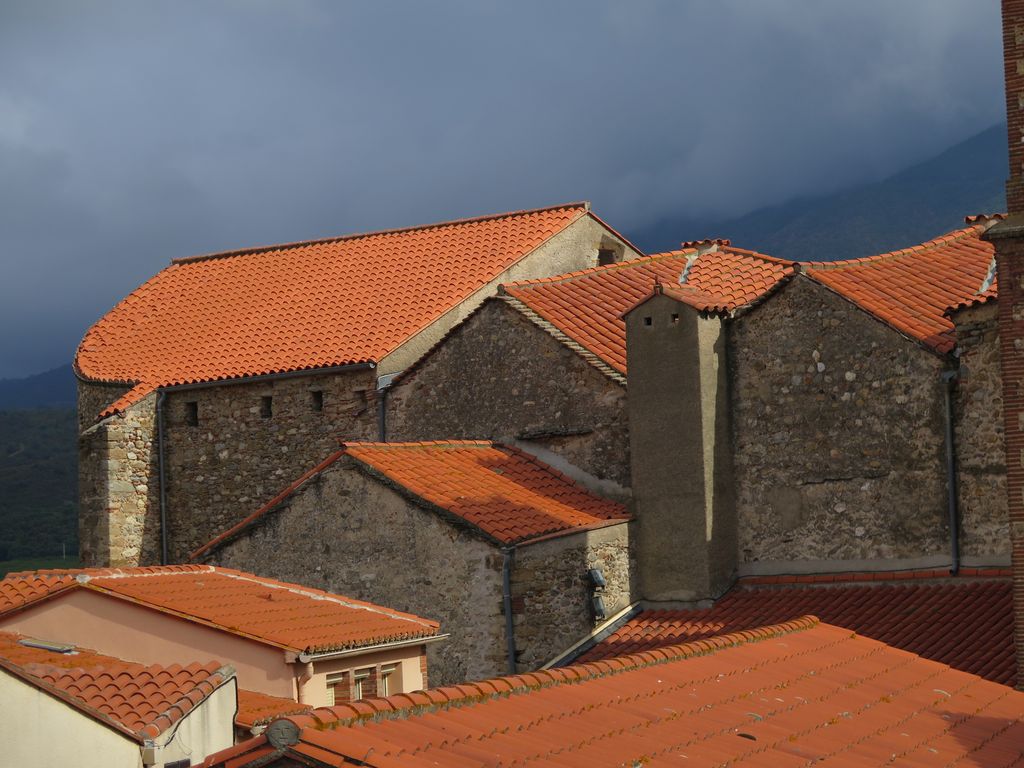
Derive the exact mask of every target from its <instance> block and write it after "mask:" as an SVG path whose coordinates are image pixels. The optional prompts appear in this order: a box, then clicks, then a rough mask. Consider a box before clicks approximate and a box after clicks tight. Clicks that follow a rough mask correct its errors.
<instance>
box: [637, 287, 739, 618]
mask: <svg viewBox="0 0 1024 768" xmlns="http://www.w3.org/2000/svg"><path fill="white" fill-rule="evenodd" d="M671 294H672V290H670V289H665V290H662V289H661V288H660V286H659V287H656V289H655V293H654V294H653V295H652V296H651V297H650V298H648V299H647V301H645V302H642V303H641V304H639V305H637V306H636V307H634V308H633V309H632V310H630V311H629V312H628V313H626V316H625V320H626V357H627V370H628V371H629V373H628V386H627V398H628V408H629V448H630V453H631V463H632V485H633V500H634V503H635V513H636V518H637V539H636V541H637V551H636V553H637V565H638V570H639V577H640V578H639V584H640V595H641V597H642V598H643V599H644V600H645V601H648V602H692V601H697V600H704V599H707V598H714V597H718V596H719V595H721V594H722V593H723V592H725V590H726V589H728V588H729V586H730V585H731V583H732V580H733V578H734V575H735V570H736V561H737V547H738V544H737V526H736V504H735V496H734V482H733V472H732V448H731V430H730V427H729V419H728V416H729V409H728V379H727V370H726V368H727V366H726V359H725V358H726V343H725V328H724V325H723V322H722V318H720V317H718V316H715V315H709V314H707V313H702V312H699V311H698V310H696V309H694V308H693V307H692V306H690V305H689V304H687V303H685V302H683V301H680V300H677V299H676V298H673V296H672V295H671Z"/></svg>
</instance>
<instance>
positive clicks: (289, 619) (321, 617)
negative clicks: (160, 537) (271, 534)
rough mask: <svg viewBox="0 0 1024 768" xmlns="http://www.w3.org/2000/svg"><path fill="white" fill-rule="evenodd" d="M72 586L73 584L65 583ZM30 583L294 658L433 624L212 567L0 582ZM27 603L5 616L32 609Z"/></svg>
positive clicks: (428, 632) (428, 629)
mask: <svg viewBox="0 0 1024 768" xmlns="http://www.w3.org/2000/svg"><path fill="white" fill-rule="evenodd" d="M58 576H63V577H67V576H70V577H71V578H72V579H73V580H74V583H73V584H71V585H68V584H67V583H66V581H65V579H64V578H57V577H58ZM16 581H27V582H30V583H33V584H35V585H36V589H37V592H36V597H35V599H41V598H42V597H45V595H46V593H45V592H43V591H42V588H43V587H44V586H45V585H47V584H53V585H59V586H57V587H56V588H55V589H54V590H53V592H52V593H58V592H62V591H66V589H67V587H68V586H70V587H72V588H76V589H90V590H93V591H96V592H99V593H103V594H107V595H111V596H113V597H117V598H121V599H126V600H131V601H132V602H135V603H138V604H140V605H144V606H147V607H149V608H153V609H155V610H159V611H163V612H165V613H170V614H173V615H175V616H178V617H180V618H183V619H187V620H189V621H195V622H198V623H202V624H205V625H207V626H212V627H215V628H217V629H221V630H223V631H225V632H231V633H233V634H238V635H242V636H244V637H248V638H250V639H253V640H257V641H259V642H263V643H267V644H270V645H274V646H278V647H281V648H286V649H290V650H294V651H300V652H301V651H310V652H326V651H334V650H342V649H347V648H358V647H363V646H368V645H376V644H379V643H384V642H397V641H401V640H414V639H419V638H423V639H427V638H430V637H434V636H436V635H438V633H439V625H438V623H437V622H436V621H430V620H428V619H422V618H420V617H418V616H413V615H412V614H408V613H401V612H399V611H394V610H391V609H390V608H384V607H382V606H379V605H374V604H373V603H366V602H363V601H361V600H353V599H351V598H348V597H342V596H340V595H334V594H331V593H329V592H324V591H322V590H319V589H313V588H311V587H304V586H300V585H298V584H288V583H286V582H281V581H276V580H274V579H267V578H263V577H261V576H254V575H253V574H250V573H243V572H242V571H235V570H232V569H230V568H218V567H214V566H210V565H188V566H154V567H149V568H124V569H118V568H114V569H81V570H73V571H64V572H60V571H56V572H55V571H43V572H33V571H28V572H25V573H15V574H8V575H7V576H6V577H5V578H4V579H3V581H2V582H0V593H2V591H3V589H2V586H3V585H4V584H5V583H7V582H16ZM30 602H31V601H29V602H25V601H22V602H21V603H19V604H18V605H14V606H9V607H8V608H7V610H14V609H16V608H18V607H23V606H25V605H28V604H29V603H30Z"/></svg>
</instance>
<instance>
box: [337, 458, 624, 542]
mask: <svg viewBox="0 0 1024 768" xmlns="http://www.w3.org/2000/svg"><path fill="white" fill-rule="evenodd" d="M345 452H346V453H347V454H348V455H349V456H351V457H352V458H353V459H355V460H356V461H357V462H359V463H360V464H362V465H363V466H365V467H368V468H369V469H371V470H372V471H373V472H374V473H377V474H378V475H379V476H382V477H383V478H386V479H387V480H389V481H391V482H392V483H394V484H395V485H397V486H398V487H399V489H400V490H403V491H405V492H407V493H408V494H411V495H413V496H414V497H416V498H418V499H422V500H423V501H426V502H427V503H428V504H430V505H432V506H434V507H436V508H439V509H441V510H443V511H445V512H448V513H450V514H452V515H454V516H456V517H457V518H459V519H460V520H462V521H464V522H466V523H469V524H470V525H472V526H473V527H475V528H477V529H479V530H480V531H482V532H484V533H485V534H486V535H487V536H489V537H490V538H492V539H494V540H496V541H498V542H500V543H503V544H513V543H525V542H527V541H531V540H536V539H538V538H541V537H546V536H548V535H551V534H559V533H572V532H574V531H578V530H585V529H590V528H596V527H602V526H605V525H609V524H615V523H619V522H622V521H624V520H628V519H629V513H628V512H627V511H626V508H625V507H624V506H623V505H621V504H618V503H617V502H614V501H610V500H608V499H604V498H601V497H600V496H595V495H594V494H592V493H590V492H589V491H587V490H586V489H584V488H583V487H581V486H579V485H577V484H576V483H575V482H574V481H573V480H571V479H570V478H568V477H566V476H565V475H563V474H562V473H560V472H558V471H556V470H555V469H553V468H552V467H550V466H548V465H547V464H544V463H543V462H541V461H539V460H538V459H536V458H535V457H533V456H531V455H529V454H527V453H524V452H522V451H519V450H517V449H515V448H509V447H507V446H503V445H499V444H497V443H492V442H489V441H450V442H427V443H346V444H345Z"/></svg>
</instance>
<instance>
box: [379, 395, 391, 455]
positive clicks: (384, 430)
mask: <svg viewBox="0 0 1024 768" xmlns="http://www.w3.org/2000/svg"><path fill="white" fill-rule="evenodd" d="M388 388H389V385H387V384H385V385H384V386H383V387H381V388H380V389H378V390H377V439H378V440H379V441H380V442H382V443H386V442H387V441H388Z"/></svg>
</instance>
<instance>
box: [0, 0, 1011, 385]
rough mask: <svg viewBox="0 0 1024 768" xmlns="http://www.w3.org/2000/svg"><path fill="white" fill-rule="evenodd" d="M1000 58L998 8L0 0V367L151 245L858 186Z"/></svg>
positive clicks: (148, 260) (60, 345)
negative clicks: (559, 207) (577, 204)
mask: <svg viewBox="0 0 1024 768" xmlns="http://www.w3.org/2000/svg"><path fill="white" fill-rule="evenodd" d="M1000 61H1001V51H1000V29H999V3H998V1H997V0H857V1H856V2H850V1H849V0H661V1H656V0H617V1H615V0H607V1H603V0H579V1H578V2H561V1H559V0H515V2H510V1H509V0H501V1H491V0H432V1H431V2H426V0H408V2H391V1H390V0H363V1H361V2H356V1H355V0H333V1H332V0H322V1H317V0H279V1H278V2H271V1H270V0H250V1H243V0H201V1H199V2H188V1H186V0H171V1H169V2H154V1H150V0H126V1H125V2H106V1H100V0H76V1H75V2H57V1H56V0H54V1H50V0H24V2H23V1H22V0H0V265H2V275H0V327H2V329H3V331H2V333H0V377H5V376H21V375H25V374H28V373H33V372H36V371H40V370H43V369H46V368H50V367H53V366H55V365H58V364H60V363H62V362H64V361H67V360H69V359H70V357H71V355H72V353H73V350H74V347H75V345H76V344H77V343H78V341H79V339H80V338H81V335H82V333H83V332H84V330H85V329H86V327H87V326H88V325H89V324H90V323H92V322H93V321H95V320H96V319H97V318H98V317H99V316H100V315H101V314H102V313H103V312H104V311H105V310H106V309H108V308H109V307H110V306H111V305H112V304H113V303H114V302H115V301H117V300H118V299H119V298H120V297H122V296H123V295H124V294H126V293H127V292H129V291H130V290H132V289H133V288H134V287H135V286H136V285H137V284H138V283H140V282H141V281H143V280H145V279H146V278H147V277H148V276H150V275H151V274H153V273H154V272H156V271H157V270H158V269H159V268H161V267H162V266H164V265H165V264H166V263H167V261H168V260H169V259H170V258H172V257H175V256H182V255H189V254H194V253H201V252H208V251H214V250H223V249H227V248H235V247H241V246H246V245H256V244H262V243H268V242H280V241H286V240H296V239H306V238H314V237H324V236H328V235H334V234H341V233H345V232H349V231H365V230H370V229H377V228H384V227H395V226H403V225H411V224H417V223H423V222H428V221H434V220H438V219H445V218H454V217H462V216H469V215H474V214H479V213H487V212H494V211H501V210H507V209H515V208H525V207H534V206H540V205H546V204H550V203H555V202H563V201H568V200H576V199H589V200H591V201H592V202H593V204H594V207H595V210H596V211H597V212H598V213H599V214H601V215H602V216H603V217H605V218H606V219H608V220H609V221H610V222H611V223H612V224H613V225H614V226H616V227H618V228H620V229H622V230H624V231H625V232H627V234H628V233H629V232H630V231H636V230H638V229H641V228H642V227H644V226H645V225H647V224H650V223H651V222H653V221H655V220H657V219H659V218H662V217H664V216H667V215H672V214H678V213H681V214H684V215H687V216H691V217H692V216H698V217H699V216H704V215H708V216H714V215H722V214H740V213H743V212H745V211H747V210H749V209H751V208H754V207H758V206H761V205H765V204H769V203H777V202H782V201H783V200H785V199H786V198H789V197H792V196H794V195H800V194H813V193H816V192H821V191H826V190H832V189H836V188H839V187H842V186H846V185H849V184H851V183H855V182H858V181H863V180H868V179H873V178H879V177H881V176H884V175H888V173H890V172H892V171H894V170H897V169H899V168H901V167H903V166H905V165H909V164H910V163H912V162H914V161H916V160H920V159H923V158H925V157H927V156H929V155H931V154H933V153H934V152H936V151H938V150H941V149H943V148H945V147H947V146H949V145H951V144H953V143H955V142H957V141H959V140H961V139H963V138H966V137H968V136H970V135H972V134H973V133H976V132H977V131H980V130H982V129H984V128H986V127H988V126H990V125H992V124H993V123H996V122H997V121H999V120H1001V119H1002V116H1003V106H1002V101H1001V91H1002V70H1001V64H1000ZM755 245H756V244H755Z"/></svg>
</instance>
